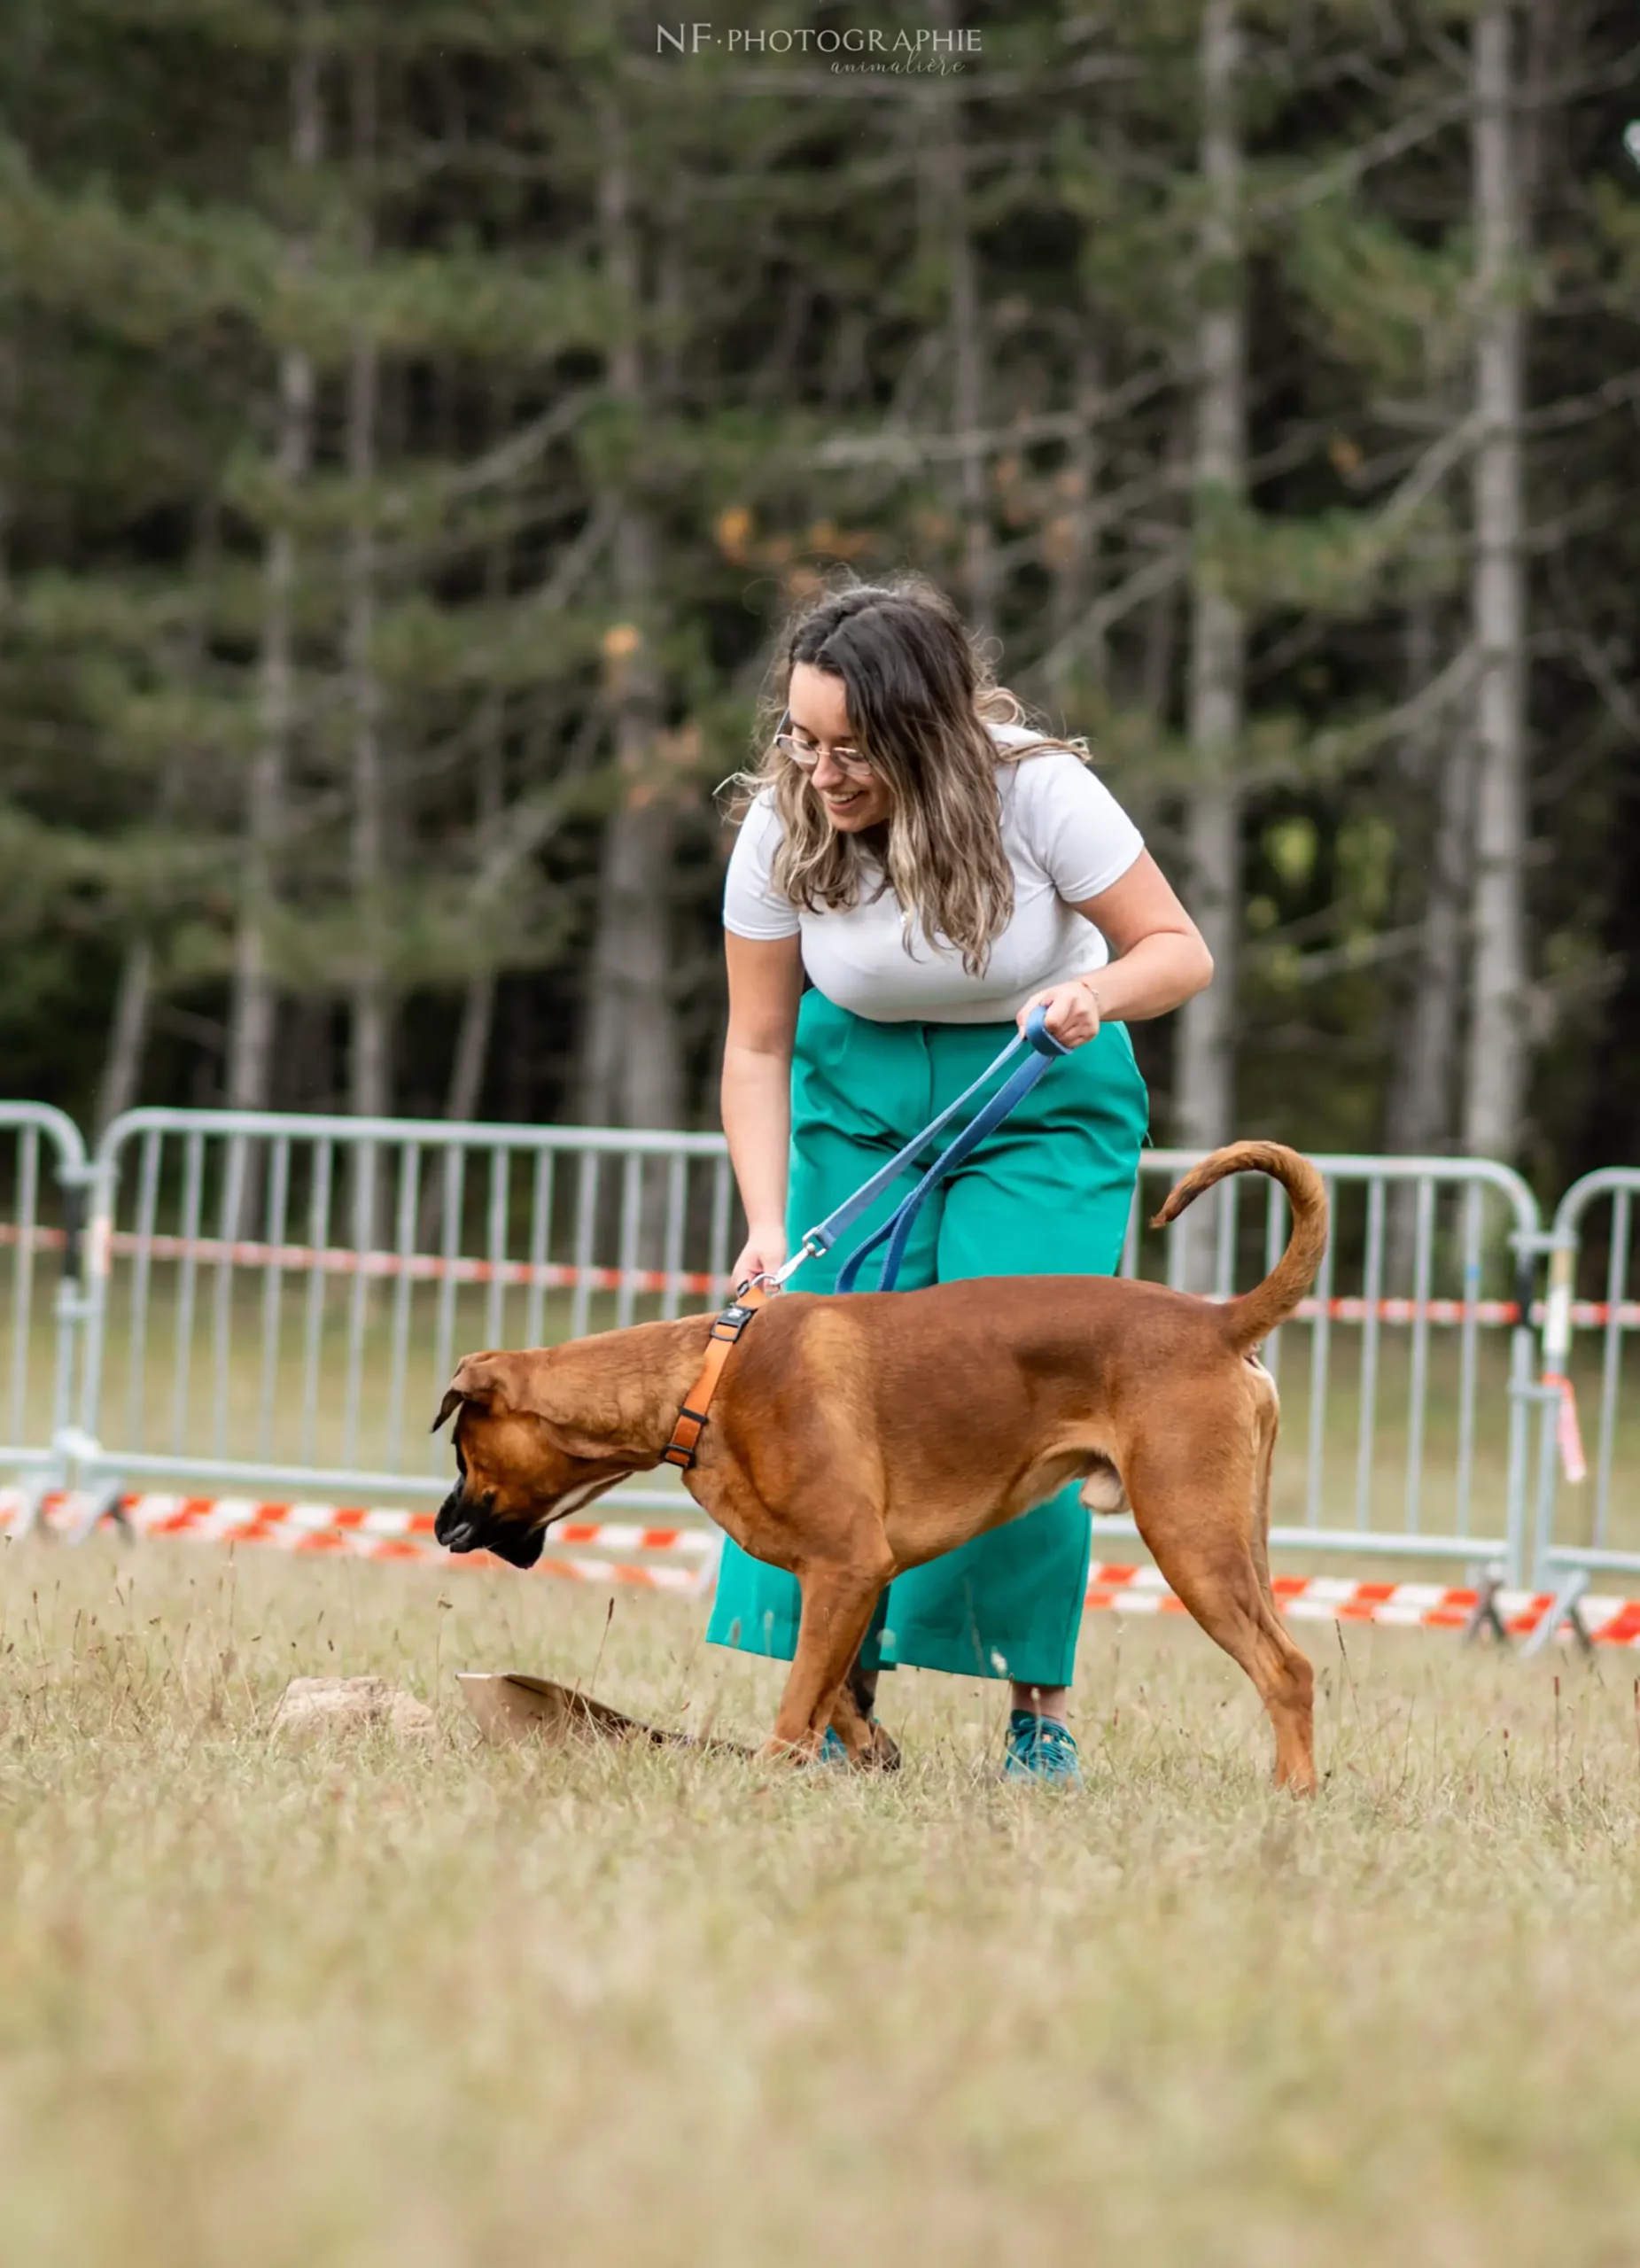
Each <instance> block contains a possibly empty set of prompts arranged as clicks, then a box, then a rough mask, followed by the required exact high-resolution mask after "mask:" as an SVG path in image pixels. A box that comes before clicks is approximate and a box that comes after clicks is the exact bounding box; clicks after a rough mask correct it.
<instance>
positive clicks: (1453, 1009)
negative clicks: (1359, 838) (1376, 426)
mask: <svg viewBox="0 0 1640 2268" xmlns="http://www.w3.org/2000/svg"><path fill="white" fill-rule="evenodd" d="M1439 659H1440V657H1439V654H1438V651H1437V646H1436V638H1435V622H1434V607H1433V604H1432V602H1430V601H1428V600H1427V599H1424V600H1419V601H1417V602H1414V603H1413V605H1412V607H1411V609H1410V610H1409V613H1408V617H1407V669H1406V693H1407V697H1408V698H1409V699H1411V698H1413V697H1415V696H1416V695H1418V693H1420V692H1421V691H1422V690H1423V689H1424V687H1426V686H1427V685H1428V684H1429V683H1430V681H1431V680H1432V679H1434V677H1435V676H1436V675H1437V674H1438V670H1439ZM1402 764H1403V771H1404V773H1405V775H1406V781H1407V785H1408V788H1409V789H1410V791H1411V792H1410V794H1409V795H1408V796H1407V799H1406V807H1405V808H1406V821H1405V824H1406V831H1407V840H1408V842H1409V843H1414V844H1421V845H1426V846H1427V850H1426V854H1425V857H1424V858H1423V860H1422V861H1421V876H1420V880H1421V898H1420V899H1415V900H1414V904H1413V905H1412V906H1411V907H1409V909H1408V912H1409V916H1410V917H1411V918H1413V919H1415V920H1416V921H1417V924H1418V944H1417V947H1416V949H1415V951H1414V952H1413V954H1412V956H1411V966H1410V968H1409V971H1408V975H1407V980H1406V983H1404V984H1403V986H1402V987H1401V988H1400V989H1399V999H1398V1013H1397V1014H1396V1016H1395V1033H1394V1045H1393V1052H1392V1058H1391V1063H1390V1071H1389V1084H1388V1091H1387V1095H1386V1098H1385V1109H1384V1146H1385V1148H1386V1149H1387V1151H1388V1152H1389V1153H1391V1155H1392V1156H1400V1157H1440V1156H1443V1155H1445V1154H1447V1153H1449V1152H1450V1149H1451V1147H1452V1127H1453V1111H1454V1105H1455V1103H1456V1101H1457V1077H1456V1070H1457V1050H1458V1025H1459V1021H1460V1015H1461V1010H1462V1006H1463V984H1464V937H1465V921H1466V915H1465V896H1466V894H1467V891H1468V889H1469V840H1470V801H1471V791H1472V787H1473V777H1474V757H1473V744H1472V742H1471V738H1470V735H1469V733H1468V731H1467V730H1466V729H1465V728H1464V727H1461V726H1460V727H1458V728H1457V729H1452V728H1451V727H1450V725H1449V723H1448V720H1446V719H1443V718H1439V717H1429V718H1426V719H1425V720H1424V721H1423V722H1422V723H1421V724H1420V725H1419V726H1418V727H1417V728H1416V729H1415V730H1414V731H1413V732H1412V733H1411V734H1409V736H1408V739H1407V742H1406V743H1405V746H1404V747H1403V751H1402ZM1416 1233H1417V1211H1416V1204H1415V1200H1414V1192H1412V1191H1411V1190H1410V1189H1406V1190H1399V1191H1395V1192H1392V1200H1391V1207H1390V1220H1389V1246H1388V1256H1387V1270H1388V1273H1387V1281H1386V1285H1385V1289H1386V1291H1387V1292H1388V1293H1396V1294H1398V1293H1403V1292H1408V1291H1410V1290H1411V1282H1412V1270H1413V1261H1414V1253H1415V1238H1416Z"/></svg>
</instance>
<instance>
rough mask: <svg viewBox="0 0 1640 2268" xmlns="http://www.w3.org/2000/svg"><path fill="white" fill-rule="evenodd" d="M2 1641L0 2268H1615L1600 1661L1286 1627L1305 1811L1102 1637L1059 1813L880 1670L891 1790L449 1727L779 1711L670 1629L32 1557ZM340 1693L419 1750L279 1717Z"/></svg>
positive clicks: (1180, 1662)
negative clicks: (377, 1711)
mask: <svg viewBox="0 0 1640 2268" xmlns="http://www.w3.org/2000/svg"><path fill="white" fill-rule="evenodd" d="M0 1616H3V1622H0V1697H3V1707H4V1720H3V1724H0V1799H3V1800H0V1869H3V1875H4V1896H5V1908H6V1923H7V1926H6V1928H5V1930H4V1933H0V2042H3V2043H4V2045H3V2047H0V2256H3V2257H4V2258H5V2259H6V2260H8V2261H13V2260H14V2261H17V2262H19V2263H28V2264H30V2268H35V2264H38V2268H57V2264H64V2268H68V2264H72V2268H102V2264H104V2263H107V2264H110V2268H114V2264H117V2268H150V2264H153V2268H160V2264H163V2268H195V2264H198V2268H221V2264H224V2263H232V2264H234V2268H321V2264H322V2268H422V2264H426V2268H435V2264H437V2268H447V2264H467V2263H472V2264H475V2268H477V2264H484V2268H513V2264H517V2268H534V2264H537V2263H541V2262H571V2263H579V2262H598V2263H602V2262H610V2263H619V2264H621V2268H648V2264H651V2263H654V2264H673V2263H690V2264H692V2263H695V2262H697V2261H704V2260H710V2261H712V2262H714V2263H719V2262H722V2263H731V2264H740V2263H746V2264H759V2268H760V2264H764V2263H768V2262H773V2261H778V2262H780V2263H781V2268H808V2264H816V2268H842V2264H845V2263H849V2262H852V2261H858V2260H861V2259H866V2258H882V2257H888V2258H892V2257H894V2256H898V2255H900V2254H902V2253H904V2252H905V2251H907V2250H910V2249H915V2250H916V2251H917V2252H918V2253H919V2254H921V2255H924V2256H928V2257H929V2258H931V2259H938V2260H941V2261H952V2262H955V2263H960V2264H965V2268H966V2264H968V2263H973V2264H975V2268H980V2264H986V2268H990V2264H994V2263H998V2262H1008V2263H1012V2262H1016V2261H1017V2262H1021V2263H1032V2264H1035V2263H1038V2262H1041V2263H1054V2262H1059V2261H1061V2260H1062V2261H1065V2262H1067V2263H1070V2262H1075V2263H1076V2264H1078V2268H1080V2264H1084V2263H1085V2262H1088V2261H1090V2260H1101V2259H1116V2258H1120V2259H1129V2258H1131V2259H1134V2260H1142V2261H1144V2262H1146V2264H1147V2268H1167V2264H1172V2263H1179V2264H1190V2268H1220V2264H1224V2268H1231V2264H1234V2268H1243V2264H1247V2268H1252V2264H1257V2268H1286V2264H1288V2263H1292V2264H1294V2268H1297V2264H1300V2263H1303V2264H1306V2268H1308V2264H1310V2263H1314V2262H1316V2261H1326V2262H1330V2263H1341V2264H1354V2263H1358V2262H1359V2263H1379V2262H1387V2263H1393V2264H1395V2268H1417V2264H1422V2263H1429V2264H1432V2268H1433V2264H1436V2263H1438V2264H1440V2268H1469V2264H1472V2263H1473V2264H1474V2268H1481V2264H1485V2268H1515V2264H1520V2268H1539V2264H1541V2263H1543V2262H1545V2261H1548V2260H1550V2259H1563V2260H1568V2261H1574V2262H1576V2263H1579V2264H1585V2263H1602V2264H1607V2263H1609V2264H1611V2268H1618V2264H1626V2263H1628V2261H1631V2260H1632V2259H1633V2258H1634V2257H1635V2256H1636V2235H1635V2229H1636V2212H1637V2211H1640V2155H1637V2153H1636V2139H1637V2132H1640V2114H1637V2113H1636V2096H1635V2089H1634V2079H1633V2069H1634V2054H1633V2047H1632V2042H1633V2039H1634V2038H1635V2036H1636V2029H1637V2028H1640V1930H1636V1920H1637V1919H1640V1915H1637V1912H1636V1908H1637V1907H1640V1872H1637V1870H1636V1857H1637V1856H1640V1850H1637V1843H1636V1820H1637V1818H1640V1707H1637V1689H1636V1683H1635V1679H1634V1674H1633V1668H1632V1667H1631V1662H1632V1661H1633V1659H1634V1658H1631V1657H1630V1656H1628V1655H1618V1654H1613V1655H1611V1656H1608V1657H1603V1658H1600V1659H1599V1660H1598V1662H1597V1666H1595V1667H1594V1668H1593V1669H1590V1668H1588V1667H1586V1666H1584V1665H1582V1663H1581V1662H1579V1661H1577V1660H1575V1659H1574V1658H1569V1657H1567V1658H1562V1659H1561V1660H1560V1661H1558V1662H1553V1661H1545V1662H1538V1663H1531V1664H1523V1663H1521V1662H1520V1661H1519V1660H1517V1659H1514V1658H1498V1657H1494V1656H1491V1655H1488V1654H1486V1653H1484V1652H1465V1651H1462V1650H1461V1649H1460V1648H1459V1647H1458V1646H1457V1643H1455V1642H1454V1641H1452V1640H1451V1639H1450V1638H1448V1637H1446V1636H1444V1635H1433V1634H1432V1635H1422V1634H1409V1633H1392V1632H1378V1633H1372V1632H1367V1631H1363V1630H1359V1629H1351V1630H1349V1632H1348V1633H1347V1634H1346V1636H1345V1645H1346V1646H1347V1647H1348V1653H1347V1654H1346V1653H1345V1651H1344V1650H1343V1648H1341V1645H1340V1643H1339V1642H1338V1639H1337V1636H1336V1635H1335V1634H1334V1632H1333V1630H1332V1629H1331V1628H1329V1627H1325V1626H1314V1625H1309V1626H1304V1627H1302V1629H1301V1630H1300V1632H1299V1635H1300V1637H1301V1639H1302V1643H1305V1645H1306V1646H1307V1648H1308V1649H1309V1651H1310V1653H1311V1655H1312V1657H1313V1658H1314V1659H1315V1661H1316V1663H1317V1669H1318V1671H1319V1674H1320V1716H1319V1726H1318V1748H1319V1755H1320V1761H1321V1765H1322V1768H1323V1770H1324V1772H1325V1775H1326V1777H1325V1786H1324V1790H1323V1792H1322V1794H1321V1796H1320V1797H1319V1798H1318V1799H1317V1802H1316V1803H1315V1804H1313V1805H1311V1806H1299V1805H1295V1804H1294V1803H1292V1802H1291V1801H1289V1800H1288V1799H1286V1798H1279V1797H1277V1796H1276V1795H1275V1794H1274V1793H1273V1792H1272V1791H1271V1790H1270V1789H1269V1787H1268V1786H1267V1785H1266V1772H1267V1766H1268V1758H1269V1744H1268V1736H1267V1733H1266V1729H1265V1727H1264V1724H1263V1718H1262V1715H1261V1713H1260V1712H1259V1711H1258V1708H1257V1705H1256V1703H1255V1700H1254V1697H1253V1696H1252V1694H1251V1692H1250V1690H1249V1689H1248V1688H1247V1685H1246V1684H1245V1682H1243V1681H1242V1679H1241V1678H1240V1674H1239V1673H1238V1672H1237V1671H1235V1670H1234V1669H1233V1667H1232V1666H1231V1665H1230V1664H1228V1663H1227V1662H1226V1661H1224V1659H1223V1658H1221V1657H1220V1656H1219V1655H1218V1654H1217V1653H1216V1651H1215V1650H1214V1649H1213V1648H1212V1647H1211V1645H1210V1644H1209V1642H1208V1641H1207V1640H1206V1639H1205V1638H1203V1637H1202V1636H1201V1634H1200V1633H1198V1632H1196V1631H1195V1630H1194V1629H1193V1627H1188V1626H1185V1627H1178V1626H1173V1625H1154V1624H1152V1625H1142V1624H1141V1625H1130V1626H1128V1627H1123V1626H1122V1625H1121V1624H1120V1623H1119V1622H1118V1621H1116V1620H1115V1619H1113V1618H1110V1617H1090V1619H1089V1622H1088V1625H1087V1627H1086V1630H1085V1633H1084V1644H1083V1654H1082V1660H1081V1666H1080V1673H1079V1677H1078V1683H1077V1689H1076V1720H1075V1721H1076V1730H1077V1733H1078V1735H1079V1737H1080V1740H1081V1743H1082V1747H1083V1753H1084V1759H1085V1765H1086V1769H1087V1775H1088V1784H1087V1787H1086V1790H1085V1791H1084V1793H1082V1794H1079V1795H1059V1796H1054V1795H1051V1794H1046V1793H1045V1792H1043V1791H1041V1790H1030V1789H1028V1790H1016V1789H1014V1788H1012V1787H1009V1786H1006V1785H1004V1784H1002V1783H999V1780H998V1779H997V1777H996V1765H997V1761H998V1755H999V1737H1000V1730H1001V1707H1002V1702H1001V1695H1000V1690H999V1689H998V1688H995V1687H990V1686H978V1685H970V1684H967V1683H964V1682H958V1681H953V1680H949V1679H939V1678H933V1677H929V1678H921V1677H918V1676H917V1675H916V1674H913V1673H905V1672H902V1673H900V1674H898V1675H897V1676H895V1677H893V1678H891V1679H889V1680H886V1681H885V1686H884V1697H885V1706H884V1714H885V1716H886V1717H887V1718H888V1719H889V1720H890V1722H891V1723H892V1724H893V1725H894V1726H895V1727H896V1728H897V1729H898V1731H899V1733H900V1735H901V1736H902V1738H903V1739H904V1740H905V1744H906V1748H907V1752H908V1762H907V1767H906V1769H905V1772H904V1773H903V1775H900V1776H899V1777H898V1779H896V1780H890V1781H883V1780H867V1779H855V1778H851V1777H849V1776H846V1775H836V1776H834V1775H829V1774H813V1773H812V1774H809V1775H790V1774H781V1773H768V1772H766V1771H764V1770H761V1769H759V1768H757V1767H750V1766H745V1765H742V1764H739V1763H737V1762H735V1761H734V1760H732V1759H718V1758H706V1757H688V1756H680V1755H678V1754H676V1753H672V1754H651V1753H644V1754H642V1755H634V1754H633V1753H630V1752H627V1751H602V1750H591V1751H583V1750H577V1751H565V1752H557V1753H550V1752H542V1751H534V1750H505V1751H497V1750H490V1749H486V1748H484V1747H481V1746H480V1745H478V1743H477V1738H476V1736H475V1735H474V1734H473V1733H472V1731H471V1729H470V1726H469V1724H468V1721H467V1719H466V1717H465V1714H464V1713H463V1712H462V1708H461V1706H460V1703H459V1701H458V1699H457V1698H456V1696H455V1688H454V1685H453V1682H452V1678H451V1673H452V1672H453V1671H454V1670H455V1669H456V1668H460V1667H479V1668H504V1667H510V1666H521V1667H528V1668H533V1669H536V1670H538V1671H541V1672H544V1673H547V1674H556V1675H559V1676H564V1677H569V1678H579V1679H581V1680H583V1681H586V1682H595V1688H596V1690H597V1691H598V1692H599V1693H600V1694H602V1695H603V1696H605V1697H608V1698H610V1699H613V1700H615V1701H618V1702H619V1703H621V1704H623V1705H626V1706H628V1707H632V1708H635V1709H638V1710H641V1711H647V1712H649V1713H653V1714H655V1715H657V1716H660V1717H664V1718H665V1719H667V1720H671V1721H674V1722H683V1723H688V1724H695V1725H699V1724H702V1723H703V1722H705V1721H706V1720H712V1721H715V1722H716V1724H717V1725H718V1726H719V1728H722V1729H726V1730H731V1731H735V1732H737V1733H745V1734H756V1733H758V1731H760V1730H761V1729H762V1728H764V1727H765V1726H766V1722H767V1720H768V1716H769V1713H770V1710H771V1706H772V1702H773V1693H774V1690H775V1688H776V1684H777V1682H778V1675H779V1673H778V1670H776V1669H775V1668H773V1667H772V1666H769V1665H766V1664H760V1663H756V1662H751V1661H749V1660H746V1659H742V1658H739V1657H732V1656H726V1655H722V1654H719V1653H718V1652H716V1651H708V1650H707V1649H705V1648H704V1647H703V1645H702V1643H701V1630H702V1623H703V1612H702V1610H701V1609H699V1608H698V1607H696V1606H693V1605H690V1604H682V1603H679V1602H675V1601H671V1600H666V1599H658V1598H633V1597H631V1596H623V1597H622V1598H620V1599H619V1600H618V1603H617V1605H616V1608H615V1611H614V1616H613V1620H612V1622H611V1623H610V1627H609V1628H608V1631H607V1635H606V1632H605V1599H604V1597H603V1596H602V1595H601V1594H598V1593H595V1592H592V1591H586V1592H579V1591H577V1592H573V1593H571V1592H569V1591H567V1590H561V1589H559V1588H557V1587H556V1586H551V1585H548V1584H544V1583H540V1582H537V1581H529V1580H526V1579H525V1578H522V1577H519V1576H516V1575H511V1574H509V1573H504V1572H499V1571H498V1572H496V1573H479V1574H473V1575H470V1576H467V1577H464V1578H463V1579H462V1580H460V1581H455V1580H454V1579H452V1578H450V1577H447V1575H446V1574H445V1573H443V1572H442V1571H441V1570H439V1569H438V1568H396V1567H385V1566H370V1565H339V1564H337V1563H333V1562H323V1563H315V1562H301V1561H291V1560H287V1559H285V1558H283V1557H278V1556H276V1555H275V1554H272V1553H267V1552H264V1553H260V1554H259V1553H256V1552H248V1553H245V1554H242V1555H240V1556H239V1557H237V1560H235V1559H230V1558H229V1557H228V1556H227V1555H226V1554H225V1553H223V1552H222V1551H221V1550H217V1549H213V1548H207V1547H205V1546H201V1545H189V1544H183V1543H178V1544H172V1545H168V1546H167V1545H160V1544H153V1545H150V1546H147V1547H144V1548H143V1549H141V1550H135V1551H131V1550H122V1549H121V1548H120V1547H119V1546H118V1545H117V1544H115V1543H113V1542H108V1543H106V1544H104V1543H98V1544H96V1545H93V1546H90V1547H88V1548H87V1549H85V1550H82V1551H79V1552H69V1551H66V1550H62V1549H60V1548H58V1547H54V1546H52V1545H51V1544H49V1543H47V1542H27V1543H19V1544H12V1545H6V1546H4V1547H0ZM367 1670H373V1671H379V1672H381V1673H382V1674H385V1675H387V1676H388V1677H390V1678H393V1679H394V1680H396V1681H398V1682H402V1683H403V1684H404V1685H406V1686H408V1688H410V1689H412V1690H414V1691H416V1693H418V1694H419V1695H421V1696H422V1697H424V1698H425V1699H427V1700H429V1701H431V1703H432V1704H433V1705H434V1706H435V1708H436V1709H437V1711H438V1713H439V1732H438V1736H437V1737H436V1739H435V1740H433V1741H432V1742H431V1744H428V1745H427V1746H425V1747H424V1748H422V1749H416V1750H405V1749H400V1748H398V1747H395V1746H394V1745H393V1744H392V1743H391V1742H390V1740H389V1739H388V1738H387V1736H385V1735H370V1736H365V1737H364V1738H363V1739H362V1740H358V1741H355V1742H354V1743H353V1744H332V1745H331V1746H330V1747H328V1748H321V1749H313V1750H302V1749H294V1750H293V1749H287V1748H284V1747H282V1746H280V1745H277V1744H270V1743H269V1741H268V1737H267V1726H268V1720H269V1717H270V1715H271V1713H272V1710H273V1707H274V1705H275V1703H276V1699H277V1697H278V1695H279V1693H280V1691H281V1689H283V1687H284V1682H285V1681H286V1679H287V1678H288V1677H290V1676H291V1675H292V1674H315V1673H317V1674H325V1673H332V1672H335V1673H342V1674H355V1673H358V1672H362V1671H367ZM1557 1676H1558V1680H1559V1689H1558V1694H1557V1690H1556V1685H1555V1680H1556V1678H1557Z"/></svg>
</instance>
